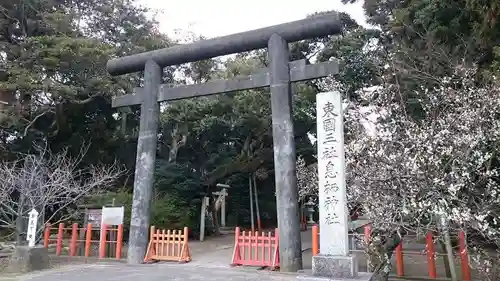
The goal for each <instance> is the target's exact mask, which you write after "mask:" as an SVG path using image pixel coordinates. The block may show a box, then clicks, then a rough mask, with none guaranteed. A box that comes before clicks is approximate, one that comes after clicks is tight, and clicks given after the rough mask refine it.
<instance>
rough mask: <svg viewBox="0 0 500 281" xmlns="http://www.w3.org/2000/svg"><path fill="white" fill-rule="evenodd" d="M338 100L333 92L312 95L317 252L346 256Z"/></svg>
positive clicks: (338, 96)
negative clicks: (315, 166) (315, 138)
mask: <svg viewBox="0 0 500 281" xmlns="http://www.w3.org/2000/svg"><path fill="white" fill-rule="evenodd" d="M343 119H344V118H343V110H342V97H341V94H340V93H339V92H337V91H335V92H327V93H319V94H317V95H316V120H317V126H318V128H317V136H318V138H317V141H318V143H317V146H318V186H319V219H320V230H321V235H320V252H321V254H325V255H335V256H347V255H348V254H349V239H348V211H347V196H346V184H345V155H344V122H343Z"/></svg>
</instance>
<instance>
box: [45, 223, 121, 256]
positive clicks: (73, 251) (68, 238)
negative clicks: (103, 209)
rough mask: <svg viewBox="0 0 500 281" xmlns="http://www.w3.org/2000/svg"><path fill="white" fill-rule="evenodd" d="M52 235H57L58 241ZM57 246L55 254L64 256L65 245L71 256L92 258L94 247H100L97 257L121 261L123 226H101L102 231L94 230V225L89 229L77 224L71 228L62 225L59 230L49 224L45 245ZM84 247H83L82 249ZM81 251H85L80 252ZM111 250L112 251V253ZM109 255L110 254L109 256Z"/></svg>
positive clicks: (46, 227)
mask: <svg viewBox="0 0 500 281" xmlns="http://www.w3.org/2000/svg"><path fill="white" fill-rule="evenodd" d="M51 234H56V239H52V238H51ZM108 237H109V238H108ZM54 244H55V248H56V250H55V254H56V255H58V256H60V255H62V254H63V248H65V247H64V245H65V244H66V245H68V248H69V250H68V251H67V252H68V255H69V256H78V255H80V256H85V257H90V256H92V245H96V244H97V245H98V249H99V250H98V253H97V256H98V257H99V258H105V257H114V258H116V259H121V256H122V250H123V225H118V226H117V227H110V226H108V225H105V224H103V225H101V229H93V228H92V224H88V225H87V227H79V226H78V224H77V223H74V224H72V225H71V227H65V225H64V223H60V224H59V225H58V227H57V228H55V227H52V225H50V224H47V225H46V226H45V232H44V235H43V245H44V247H45V248H49V246H50V245H54ZM82 246H83V247H82ZM79 249H83V251H80V253H79V251H78V250H79ZM110 250H111V251H110ZM107 253H108V254H107Z"/></svg>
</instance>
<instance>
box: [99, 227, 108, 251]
mask: <svg viewBox="0 0 500 281" xmlns="http://www.w3.org/2000/svg"><path fill="white" fill-rule="evenodd" d="M107 228H108V226H107V225H106V224H102V225H101V237H100V239H99V258H100V259H102V258H104V257H105V256H106V235H107V234H108V229H107Z"/></svg>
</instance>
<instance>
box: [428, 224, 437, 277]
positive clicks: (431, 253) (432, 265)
mask: <svg viewBox="0 0 500 281" xmlns="http://www.w3.org/2000/svg"><path fill="white" fill-rule="evenodd" d="M426 241H427V266H428V268H429V277H430V278H433V279H435V278H437V273H436V251H435V250H434V239H433V237H432V233H430V232H429V233H427V236H426Z"/></svg>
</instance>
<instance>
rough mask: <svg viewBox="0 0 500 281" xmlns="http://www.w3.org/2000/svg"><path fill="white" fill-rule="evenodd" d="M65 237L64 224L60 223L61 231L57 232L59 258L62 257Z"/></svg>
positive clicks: (57, 253)
mask: <svg viewBox="0 0 500 281" xmlns="http://www.w3.org/2000/svg"><path fill="white" fill-rule="evenodd" d="M63 235H64V223H60V224H59V229H58V230H57V244H56V255H58V256H60V255H61V253H62V245H63Z"/></svg>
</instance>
